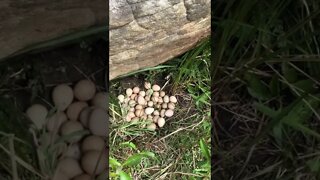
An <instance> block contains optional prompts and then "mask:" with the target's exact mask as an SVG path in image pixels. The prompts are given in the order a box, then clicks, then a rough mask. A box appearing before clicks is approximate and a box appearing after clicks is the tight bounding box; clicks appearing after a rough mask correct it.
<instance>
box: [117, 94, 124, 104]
mask: <svg viewBox="0 0 320 180" xmlns="http://www.w3.org/2000/svg"><path fill="white" fill-rule="evenodd" d="M124 99H125V98H124V95H122V94H120V95H119V96H118V100H119V102H120V103H124Z"/></svg>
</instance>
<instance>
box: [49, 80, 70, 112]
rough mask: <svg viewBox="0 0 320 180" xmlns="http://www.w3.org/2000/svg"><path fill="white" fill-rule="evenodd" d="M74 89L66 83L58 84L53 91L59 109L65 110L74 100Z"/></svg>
mask: <svg viewBox="0 0 320 180" xmlns="http://www.w3.org/2000/svg"><path fill="white" fill-rule="evenodd" d="M73 96H74V94H73V90H72V88H71V87H70V86H68V85H66V84H60V85H58V86H56V87H55V88H54V89H53V91H52V101H53V104H54V105H55V107H56V108H57V109H58V110H59V111H64V110H66V109H67V107H68V106H69V105H70V104H71V103H72V101H73Z"/></svg>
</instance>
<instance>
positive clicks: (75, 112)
mask: <svg viewBox="0 0 320 180" xmlns="http://www.w3.org/2000/svg"><path fill="white" fill-rule="evenodd" d="M85 107H88V104H87V103H86V102H83V101H77V102H73V103H72V104H70V106H69V107H68V109H67V116H68V118H69V119H70V120H71V121H77V120H78V118H79V114H80V112H81V111H82V110H83V108H85Z"/></svg>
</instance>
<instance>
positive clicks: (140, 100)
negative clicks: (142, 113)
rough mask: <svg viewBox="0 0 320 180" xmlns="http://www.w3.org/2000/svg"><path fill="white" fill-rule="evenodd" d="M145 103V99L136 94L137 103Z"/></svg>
mask: <svg viewBox="0 0 320 180" xmlns="http://www.w3.org/2000/svg"><path fill="white" fill-rule="evenodd" d="M145 103H146V100H145V99H144V97H142V96H138V104H140V105H144V104H145Z"/></svg>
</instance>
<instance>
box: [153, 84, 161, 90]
mask: <svg viewBox="0 0 320 180" xmlns="http://www.w3.org/2000/svg"><path fill="white" fill-rule="evenodd" d="M160 89H161V88H160V86H159V85H157V84H155V85H153V86H152V90H153V91H160Z"/></svg>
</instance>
